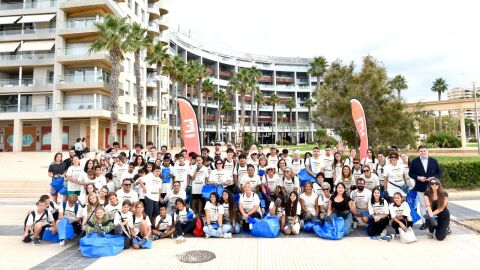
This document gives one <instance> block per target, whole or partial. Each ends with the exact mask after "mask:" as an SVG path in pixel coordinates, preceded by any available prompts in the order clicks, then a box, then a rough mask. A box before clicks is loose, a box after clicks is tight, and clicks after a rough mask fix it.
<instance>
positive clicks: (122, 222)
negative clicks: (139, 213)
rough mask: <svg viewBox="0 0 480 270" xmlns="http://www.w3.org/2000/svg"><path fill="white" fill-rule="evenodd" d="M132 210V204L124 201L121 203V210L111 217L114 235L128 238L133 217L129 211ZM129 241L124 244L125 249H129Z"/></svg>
mask: <svg viewBox="0 0 480 270" xmlns="http://www.w3.org/2000/svg"><path fill="white" fill-rule="evenodd" d="M130 208H132V203H131V202H130V201H129V200H124V201H123V203H122V210H121V211H120V212H117V213H116V214H115V216H114V217H113V225H114V226H115V234H117V235H123V236H124V237H128V238H130V236H131V235H132V234H131V233H132V232H131V230H133V228H132V229H130V228H131V226H130V225H131V224H133V215H132V212H131V211H130ZM130 244H131V241H126V242H125V247H124V248H125V249H128V248H130Z"/></svg>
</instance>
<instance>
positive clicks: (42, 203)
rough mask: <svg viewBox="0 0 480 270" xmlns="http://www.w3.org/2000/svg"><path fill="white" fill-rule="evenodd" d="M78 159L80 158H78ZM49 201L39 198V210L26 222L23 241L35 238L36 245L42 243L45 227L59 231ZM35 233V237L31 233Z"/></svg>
mask: <svg viewBox="0 0 480 270" xmlns="http://www.w3.org/2000/svg"><path fill="white" fill-rule="evenodd" d="M77 160H78V159H77ZM47 207H48V203H47V201H46V200H39V201H38V202H37V210H36V211H32V212H31V213H30V214H29V215H28V217H27V222H26V223H25V231H24V233H23V236H22V241H23V242H26V243H28V242H30V241H31V240H32V239H33V244H34V245H35V246H39V245H40V238H42V236H43V233H44V232H45V229H46V228H48V227H50V226H51V227H52V234H55V233H56V232H57V225H56V223H55V220H54V219H53V215H52V214H51V213H50V212H49V211H47ZM32 233H33V237H30V235H31V234H32Z"/></svg>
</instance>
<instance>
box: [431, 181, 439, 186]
mask: <svg viewBox="0 0 480 270" xmlns="http://www.w3.org/2000/svg"><path fill="white" fill-rule="evenodd" d="M438 185H439V184H438V182H430V186H438Z"/></svg>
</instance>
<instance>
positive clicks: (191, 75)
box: [183, 60, 197, 102]
mask: <svg viewBox="0 0 480 270" xmlns="http://www.w3.org/2000/svg"><path fill="white" fill-rule="evenodd" d="M196 64H197V62H196V61H193V60H190V61H188V62H187V66H186V67H185V69H184V74H183V76H184V77H183V82H184V88H183V96H184V97H185V98H187V96H188V86H189V85H190V86H193V85H194V84H195V82H196V80H197V79H196V71H195V69H196ZM190 102H193V90H192V92H190Z"/></svg>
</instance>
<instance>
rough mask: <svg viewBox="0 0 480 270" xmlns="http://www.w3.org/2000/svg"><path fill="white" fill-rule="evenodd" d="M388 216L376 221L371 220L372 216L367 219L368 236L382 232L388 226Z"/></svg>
mask: <svg viewBox="0 0 480 270" xmlns="http://www.w3.org/2000/svg"><path fill="white" fill-rule="evenodd" d="M388 222H389V219H388V217H386V218H382V219H381V220H379V221H378V222H375V221H374V220H373V217H370V218H369V219H368V227H367V233H368V236H376V235H379V234H380V233H382V231H383V230H384V229H385V228H386V227H387V226H388Z"/></svg>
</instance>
